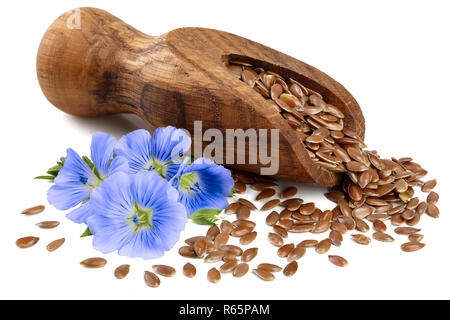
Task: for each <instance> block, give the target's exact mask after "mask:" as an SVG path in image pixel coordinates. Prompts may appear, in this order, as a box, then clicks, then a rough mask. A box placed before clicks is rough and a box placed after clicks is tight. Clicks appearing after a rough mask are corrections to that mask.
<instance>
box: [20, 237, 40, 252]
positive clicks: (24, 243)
mask: <svg viewBox="0 0 450 320" xmlns="http://www.w3.org/2000/svg"><path fill="white" fill-rule="evenodd" d="M38 241H39V238H38V237H23V238H20V239H17V240H16V246H18V247H19V248H22V249H25V248H29V247H32V246H34V245H35V244H36V243H37V242H38Z"/></svg>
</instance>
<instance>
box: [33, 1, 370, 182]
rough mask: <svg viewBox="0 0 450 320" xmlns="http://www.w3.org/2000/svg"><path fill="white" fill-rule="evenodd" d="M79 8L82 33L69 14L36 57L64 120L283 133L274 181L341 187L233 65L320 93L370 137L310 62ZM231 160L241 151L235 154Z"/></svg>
mask: <svg viewBox="0 0 450 320" xmlns="http://www.w3.org/2000/svg"><path fill="white" fill-rule="evenodd" d="M79 10H80V11H79V13H80V16H81V20H80V26H79V28H73V26H72V25H70V22H71V19H73V15H74V14H76V12H75V13H74V11H72V12H67V13H65V14H63V15H62V16H60V17H59V18H58V19H57V20H56V21H55V22H54V23H53V24H52V25H51V26H50V27H49V29H48V30H47V32H46V33H45V35H44V37H43V39H42V42H41V44H40V47H39V52H38V56H37V74H38V79H39V83H40V86H41V88H42V91H43V92H44V94H45V96H46V97H47V99H48V100H49V101H50V102H51V103H52V104H53V105H55V106H56V107H57V108H59V109H61V110H63V111H64V112H67V113H70V114H72V115H76V116H83V117H85V116H87V117H91V116H99V115H105V114H114V113H134V114H137V115H138V116H139V117H141V118H142V119H143V120H145V121H146V123H148V125H149V126H150V127H151V128H152V129H154V128H156V127H161V126H167V125H172V126H175V127H178V128H186V129H187V130H189V131H190V132H191V133H192V134H193V131H194V121H195V120H202V126H203V130H206V129H209V128H217V129H219V130H221V132H223V133H224V134H225V130H226V129H238V128H241V129H243V130H247V129H249V128H254V129H256V130H258V129H268V130H271V129H279V130H280V131H279V145H280V147H279V171H278V173H277V174H276V175H275V177H277V178H282V179H288V180H292V181H300V182H315V183H318V184H320V185H324V186H332V185H336V184H337V183H338V182H339V178H340V176H339V174H337V173H334V172H331V171H328V170H326V169H324V168H322V167H320V166H319V165H317V164H315V163H314V162H313V161H312V160H311V159H310V157H309V156H308V154H307V152H306V149H305V148H304V146H303V143H302V141H301V139H300V137H299V136H298V133H297V132H296V131H295V130H293V129H292V128H291V127H290V126H289V125H288V123H287V122H286V121H285V120H284V119H283V118H282V116H281V115H280V114H279V113H277V112H276V111H275V110H274V109H273V108H272V107H270V106H269V104H268V103H267V102H266V101H265V99H264V98H263V97H262V96H261V95H260V94H259V93H257V92H256V91H255V90H253V89H252V88H251V87H250V86H248V85H247V84H245V83H244V82H242V81H241V80H239V79H237V78H236V76H235V75H234V74H232V73H231V72H230V71H229V70H228V69H227V68H226V67H225V65H224V61H225V60H227V59H230V58H231V59H233V58H239V59H241V60H243V61H247V62H250V63H254V64H255V65H259V66H262V67H264V68H267V70H272V71H274V72H277V73H279V74H281V75H282V76H284V77H286V78H289V77H291V78H294V79H296V80H298V81H301V82H302V83H304V84H305V85H306V86H307V87H309V88H311V89H313V90H315V91H317V92H318V93H320V94H321V95H322V96H323V97H324V99H325V100H326V101H328V102H329V103H331V104H333V105H335V106H337V107H338V108H339V109H340V110H341V111H342V112H343V113H344V115H345V122H344V126H345V127H346V128H349V129H352V130H354V131H355V132H356V133H357V134H358V135H359V137H360V138H363V137H364V128H365V127H364V118H363V115H362V113H361V110H360V108H359V106H358V104H357V102H356V101H355V99H354V98H353V97H352V96H351V95H350V93H349V92H348V91H347V90H345V89H344V88H343V87H342V86H341V85H340V84H339V83H338V82H336V81H335V80H333V79H332V78H330V77H329V76H327V75H326V74H324V73H323V72H321V71H319V70H317V69H316V68H314V67H312V66H310V65H307V64H306V63H303V62H301V61H299V60H296V59H294V58H292V57H290V56H287V55H285V54H283V53H281V52H279V51H276V50H273V49H271V48H268V47H266V46H263V45H261V44H259V43H256V42H253V41H250V40H248V39H245V38H242V37H239V36H236V35H233V34H230V33H226V32H222V31H217V30H211V29H203V28H181V29H176V30H173V31H170V32H168V33H166V34H163V35H161V36H158V37H152V36H148V35H146V34H144V33H142V32H140V31H138V30H136V29H134V28H133V27H131V26H129V25H128V24H126V23H124V22H123V21H121V20H120V19H118V18H116V17H114V16H112V15H111V14H109V13H107V12H105V11H103V10H100V9H95V8H81V9H79ZM68 26H71V28H69V27H68ZM268 136H269V138H270V134H269V135H268ZM270 142H271V141H270V140H269V143H270ZM208 143H209V142H206V143H204V146H206V145H207V144H208ZM247 147H248V146H247ZM268 150H270V145H269V146H268ZM242 151H244V150H239V152H242ZM247 151H248V149H247ZM227 152H234V153H236V152H235V151H234V148H233V151H232V150H231V149H230V150H228V149H225V150H224V153H225V155H226V153H227ZM225 155H224V159H225ZM235 159H236V154H235ZM228 166H229V167H232V168H236V169H241V170H245V171H250V172H254V173H259V172H260V168H261V167H265V166H267V165H263V164H261V163H260V162H259V160H258V164H253V165H252V164H234V165H228Z"/></svg>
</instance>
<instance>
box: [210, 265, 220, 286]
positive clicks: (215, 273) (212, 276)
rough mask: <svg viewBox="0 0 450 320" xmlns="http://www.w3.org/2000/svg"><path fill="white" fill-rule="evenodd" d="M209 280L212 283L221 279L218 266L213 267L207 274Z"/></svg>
mask: <svg viewBox="0 0 450 320" xmlns="http://www.w3.org/2000/svg"><path fill="white" fill-rule="evenodd" d="M207 278H208V281H209V282H212V283H217V282H219V281H220V272H219V270H217V269H216V268H211V269H210V270H209V271H208V275H207Z"/></svg>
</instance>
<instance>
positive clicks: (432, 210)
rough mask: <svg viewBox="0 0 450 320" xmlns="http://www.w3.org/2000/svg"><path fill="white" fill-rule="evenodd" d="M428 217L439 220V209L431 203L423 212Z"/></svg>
mask: <svg viewBox="0 0 450 320" xmlns="http://www.w3.org/2000/svg"><path fill="white" fill-rule="evenodd" d="M425 212H426V213H427V214H428V215H429V216H430V217H433V218H439V208H438V207H436V205H435V204H433V203H428V205H427V209H426V211H425Z"/></svg>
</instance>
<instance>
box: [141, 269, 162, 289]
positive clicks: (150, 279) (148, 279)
mask: <svg viewBox="0 0 450 320" xmlns="http://www.w3.org/2000/svg"><path fill="white" fill-rule="evenodd" d="M144 281H145V284H146V285H148V286H149V287H151V288H157V287H159V285H160V284H161V281H160V280H159V277H158V276H157V275H156V274H154V273H153V272H150V271H144Z"/></svg>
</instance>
